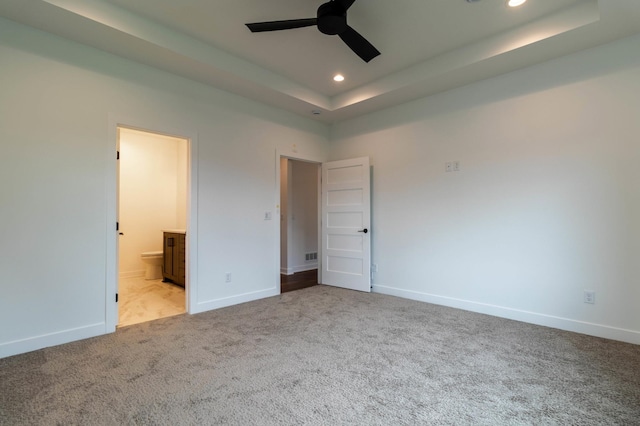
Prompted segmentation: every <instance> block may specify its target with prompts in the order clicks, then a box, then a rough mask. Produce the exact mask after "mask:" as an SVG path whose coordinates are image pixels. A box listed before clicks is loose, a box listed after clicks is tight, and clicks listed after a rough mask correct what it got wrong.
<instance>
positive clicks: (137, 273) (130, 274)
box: [118, 269, 145, 279]
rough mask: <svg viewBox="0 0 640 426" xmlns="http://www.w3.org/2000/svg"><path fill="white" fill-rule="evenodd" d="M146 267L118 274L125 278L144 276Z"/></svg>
mask: <svg viewBox="0 0 640 426" xmlns="http://www.w3.org/2000/svg"><path fill="white" fill-rule="evenodd" d="M144 272H145V271H144V269H143V270H141V271H127V272H120V273H119V274H118V276H119V277H120V279H123V278H138V277H144Z"/></svg>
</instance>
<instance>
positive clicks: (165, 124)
mask: <svg viewBox="0 0 640 426" xmlns="http://www.w3.org/2000/svg"><path fill="white" fill-rule="evenodd" d="M119 127H126V128H129V129H134V130H140V131H143V132H149V133H158V134H162V135H167V136H174V137H178V138H182V139H186V140H187V228H186V229H187V247H186V260H185V261H186V265H185V269H186V281H185V291H186V295H185V305H186V310H187V313H191V312H192V311H193V309H194V307H195V306H196V304H197V300H198V299H197V294H198V276H197V271H198V264H197V260H198V254H197V251H196V248H197V247H198V241H197V239H198V215H197V211H198V161H197V160H198V134H197V132H196V131H194V130H192V129H189V128H188V127H186V126H182V125H181V124H179V123H175V122H173V121H172V118H171V117H132V116H129V115H127V116H121V115H118V114H109V117H108V139H107V144H106V145H107V152H106V159H107V160H106V164H107V173H106V176H107V179H106V188H105V189H106V198H107V203H106V204H107V212H106V224H105V225H106V230H105V232H106V241H107V244H106V270H105V302H106V303H105V333H113V332H114V331H115V330H116V326H117V324H118V304H117V303H116V301H115V297H116V293H117V291H118V252H117V250H118V241H117V238H118V231H117V230H116V221H117V217H118V212H117V203H118V200H117V187H116V182H117V159H116V149H117V146H118V128H119Z"/></svg>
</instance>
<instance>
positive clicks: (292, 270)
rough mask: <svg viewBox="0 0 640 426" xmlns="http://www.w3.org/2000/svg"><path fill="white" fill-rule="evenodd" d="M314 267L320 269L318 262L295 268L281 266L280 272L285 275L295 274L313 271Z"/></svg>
mask: <svg viewBox="0 0 640 426" xmlns="http://www.w3.org/2000/svg"><path fill="white" fill-rule="evenodd" d="M314 269H318V262H313V263H307V264H304V265H299V266H294V267H293V268H280V273H281V274H283V275H293V274H295V273H297V272H304V271H313V270H314Z"/></svg>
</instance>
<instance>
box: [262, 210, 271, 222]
mask: <svg viewBox="0 0 640 426" xmlns="http://www.w3.org/2000/svg"><path fill="white" fill-rule="evenodd" d="M264 220H271V212H264Z"/></svg>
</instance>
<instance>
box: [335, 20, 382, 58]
mask: <svg viewBox="0 0 640 426" xmlns="http://www.w3.org/2000/svg"><path fill="white" fill-rule="evenodd" d="M338 35H339V36H340V38H341V39H342V41H344V42H345V44H346V45H347V46H349V47H350V48H351V50H353V51H354V52H355V54H356V55H358V56H360V57H361V58H362V60H363V61H365V62H369V61H370V60H372V59H373V58H375V57H376V56H378V55H379V54H380V52H379V51H378V49H376V48H375V47H373V45H372V44H371V43H369V42H368V41H367V39H366V38H364V37H362V36H361V35H360V34H359V33H358V32H357V31H356V30H354V29H353V28H351V27H347V29H346V30H345V31H343V32H342V33H340V34H338Z"/></svg>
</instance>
